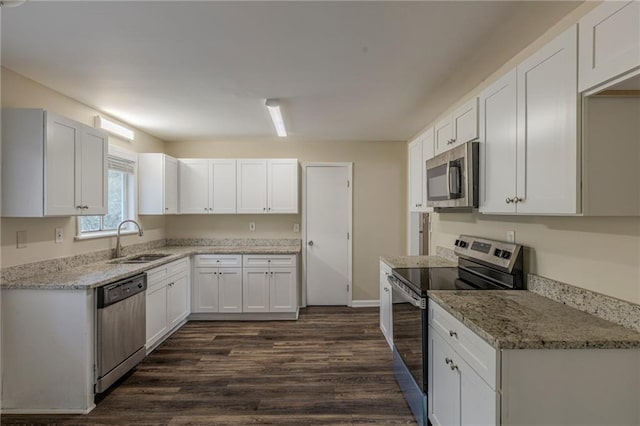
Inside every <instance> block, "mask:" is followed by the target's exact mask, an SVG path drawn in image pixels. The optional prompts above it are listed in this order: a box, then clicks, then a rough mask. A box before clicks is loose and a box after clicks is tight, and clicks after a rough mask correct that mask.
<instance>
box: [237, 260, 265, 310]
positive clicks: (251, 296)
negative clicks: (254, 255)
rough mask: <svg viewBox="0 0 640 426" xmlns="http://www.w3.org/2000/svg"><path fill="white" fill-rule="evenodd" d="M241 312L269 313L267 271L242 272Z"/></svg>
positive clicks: (254, 269)
mask: <svg viewBox="0 0 640 426" xmlns="http://www.w3.org/2000/svg"><path fill="white" fill-rule="evenodd" d="M242 312H269V269H268V268H251V269H243V272H242Z"/></svg>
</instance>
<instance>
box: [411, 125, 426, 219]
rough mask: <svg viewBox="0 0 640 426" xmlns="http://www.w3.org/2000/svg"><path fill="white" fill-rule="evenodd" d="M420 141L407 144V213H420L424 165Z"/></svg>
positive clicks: (419, 139) (422, 201) (422, 202)
mask: <svg viewBox="0 0 640 426" xmlns="http://www.w3.org/2000/svg"><path fill="white" fill-rule="evenodd" d="M422 154H423V153H422V139H421V138H418V139H416V140H415V141H413V142H411V143H410V144H409V211H412V212H416V211H421V209H422V205H423V204H426V203H425V202H424V200H423V198H422V197H423V195H424V191H423V186H424V183H423V182H422V181H423V179H424V172H423V171H422V169H423V167H424V164H423V162H422V158H423V155H422Z"/></svg>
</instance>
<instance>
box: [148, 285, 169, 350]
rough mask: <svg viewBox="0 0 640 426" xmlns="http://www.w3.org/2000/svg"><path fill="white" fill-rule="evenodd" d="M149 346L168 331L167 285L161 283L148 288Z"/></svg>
mask: <svg viewBox="0 0 640 426" xmlns="http://www.w3.org/2000/svg"><path fill="white" fill-rule="evenodd" d="M146 298H147V300H146V311H147V316H146V326H147V348H149V347H151V346H152V345H153V344H154V343H155V342H157V341H158V339H160V338H161V337H162V336H163V335H164V333H165V331H167V286H166V284H159V285H156V286H153V287H152V288H150V289H148V290H147V296H146Z"/></svg>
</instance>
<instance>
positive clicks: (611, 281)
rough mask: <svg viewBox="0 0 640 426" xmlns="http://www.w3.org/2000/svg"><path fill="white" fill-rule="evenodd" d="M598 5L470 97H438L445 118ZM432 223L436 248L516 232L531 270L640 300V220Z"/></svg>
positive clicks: (477, 217)
mask: <svg viewBox="0 0 640 426" xmlns="http://www.w3.org/2000/svg"><path fill="white" fill-rule="evenodd" d="M596 6H597V3H595V2H588V3H585V4H583V5H581V6H580V7H578V8H577V9H576V10H575V11H574V12H572V13H570V14H569V15H567V16H566V17H565V18H564V19H562V20H561V21H560V22H559V23H558V24H556V25H554V26H553V27H551V28H550V29H549V30H548V31H547V32H546V33H545V34H543V35H542V36H541V37H540V38H539V39H538V40H536V41H535V42H533V43H532V44H531V45H529V46H528V47H527V48H525V49H524V50H523V51H522V52H520V53H519V54H517V55H516V56H514V57H513V58H512V59H511V60H510V61H508V62H507V63H506V64H504V65H503V64H502V63H496V67H495V68H496V69H497V71H496V72H495V73H493V74H492V75H491V76H489V77H488V78H487V79H485V80H484V81H483V82H482V83H481V84H477V85H475V87H467V93H466V94H465V95H463V96H460V95H456V96H450V97H448V98H446V97H442V96H441V97H440V98H438V99H439V101H440V105H441V109H443V110H444V109H446V111H445V113H443V114H442V115H441V117H443V116H445V115H446V114H448V113H449V112H450V111H452V110H453V109H454V108H456V107H457V106H458V105H460V104H462V103H463V102H464V101H466V100H467V99H469V98H470V97H472V96H475V95H477V94H478V93H479V92H480V91H481V90H482V89H484V88H485V87H486V86H488V85H489V84H491V83H492V82H494V81H495V80H497V79H498V78H499V77H500V76H502V75H504V73H505V72H507V71H508V70H510V69H511V68H513V67H514V66H515V65H516V64H517V63H519V62H520V61H522V60H523V59H524V58H526V57H527V56H529V55H530V54H531V53H533V52H535V51H536V50H537V49H538V48H540V47H541V46H543V45H544V44H546V43H547V42H548V41H550V40H551V39H553V38H554V37H555V36H556V35H558V34H560V33H561V32H562V31H564V30H565V29H567V28H568V27H569V26H570V25H573V24H575V23H576V22H577V21H578V19H579V18H580V17H581V16H583V15H584V14H585V13H587V12H588V11H590V10H591V9H593V8H594V7H596ZM441 117H438V119H436V120H434V123H435V122H436V121H437V120H439V119H440V118H441ZM432 124H433V123H431V124H429V125H427V126H425V128H427V127H429V126H430V125H432ZM432 226H433V235H432V247H435V246H438V245H439V246H445V247H449V248H452V247H453V241H454V240H455V237H456V236H457V235H459V234H464V233H467V234H472V235H478V236H482V237H487V238H493V239H499V240H505V239H506V231H508V230H515V231H516V240H517V242H518V243H521V244H524V245H525V246H528V247H530V249H529V250H527V251H526V270H527V271H528V272H531V273H535V274H538V275H542V276H545V277H549V278H552V279H555V280H558V281H563V282H566V283H569V284H573V285H575V286H578V287H583V288H586V289H589V290H592V291H596V292H599V293H603V294H606V295H609V296H613V297H617V298H620V299H623V300H627V301H630V302H634V303H640V218H637V217H622V218H614V217H591V218H586V217H512V216H496V215H481V214H461V213H446V214H434V215H433V225H432Z"/></svg>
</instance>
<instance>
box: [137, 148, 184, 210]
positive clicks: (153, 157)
mask: <svg viewBox="0 0 640 426" xmlns="http://www.w3.org/2000/svg"><path fill="white" fill-rule="evenodd" d="M177 212H178V160H176V159H175V158H173V157H170V156H168V155H165V154H156V153H152V154H138V213H139V214H148V215H160V214H176V213H177Z"/></svg>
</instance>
